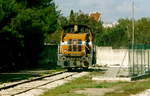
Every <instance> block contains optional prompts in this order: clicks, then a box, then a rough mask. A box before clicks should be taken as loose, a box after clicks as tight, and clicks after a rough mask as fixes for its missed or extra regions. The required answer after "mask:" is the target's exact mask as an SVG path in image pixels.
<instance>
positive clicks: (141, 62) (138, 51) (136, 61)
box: [128, 44, 150, 77]
mask: <svg viewBox="0 0 150 96" xmlns="http://www.w3.org/2000/svg"><path fill="white" fill-rule="evenodd" d="M128 64H129V75H130V76H131V77H134V76H141V75H145V74H149V73H150V45H148V44H147V45H146V44H134V46H132V45H131V46H129V63H128Z"/></svg>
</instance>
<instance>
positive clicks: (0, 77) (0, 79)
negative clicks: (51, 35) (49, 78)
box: [0, 69, 63, 84]
mask: <svg viewBox="0 0 150 96" xmlns="http://www.w3.org/2000/svg"><path fill="white" fill-rule="evenodd" d="M40 70H41V69H36V70H34V71H33V70H31V72H30V70H28V71H27V70H26V71H21V72H16V73H5V74H0V84H2V83H8V82H15V81H20V80H25V79H29V78H33V77H39V76H44V75H47V74H52V73H55V72H58V71H63V69H56V70H46V71H43V72H40ZM32 71H33V72H32ZM38 71H39V72H38Z"/></svg>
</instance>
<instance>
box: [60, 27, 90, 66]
mask: <svg viewBox="0 0 150 96" xmlns="http://www.w3.org/2000/svg"><path fill="white" fill-rule="evenodd" d="M92 42H93V34H92V32H91V29H90V28H89V27H87V26H85V25H69V26H65V27H64V28H63V30H62V35H61V41H60V45H59V47H58V65H59V66H61V67H64V68H88V67H89V66H91V65H92V59H93V45H92Z"/></svg>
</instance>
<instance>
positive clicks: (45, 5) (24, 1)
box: [0, 0, 59, 67]
mask: <svg viewBox="0 0 150 96" xmlns="http://www.w3.org/2000/svg"><path fill="white" fill-rule="evenodd" d="M58 16H59V12H57V11H56V9H55V4H54V3H53V0H1V1H0V25H1V26H0V37H1V36H2V37H3V36H4V38H3V39H2V40H1V42H0V44H1V45H2V44H3V45H2V47H1V48H2V50H3V52H4V53H8V54H7V56H5V57H3V58H1V59H4V60H6V61H9V62H8V63H7V64H5V63H4V64H5V65H9V64H10V65H17V64H18V61H19V59H18V58H21V60H22V62H25V63H22V65H19V64H18V65H19V66H26V67H29V66H32V67H33V66H37V64H38V60H39V59H40V54H41V53H42V52H43V51H44V49H43V46H44V40H45V38H46V37H47V35H48V34H51V33H53V32H55V30H56V29H57V27H58V24H57V18H58ZM4 42H5V43H4ZM10 46H11V47H10ZM3 47H4V48H3ZM5 47H6V48H5ZM17 49H18V50H17ZM4 50H5V51H4ZM7 51H8V52H7ZM9 54H10V55H9ZM8 55H9V56H8ZM20 64H21V63H20ZM7 67H8V66H7Z"/></svg>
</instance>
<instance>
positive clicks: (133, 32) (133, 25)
mask: <svg viewBox="0 0 150 96" xmlns="http://www.w3.org/2000/svg"><path fill="white" fill-rule="evenodd" d="M134 34H135V19H134V0H132V59H133V62H132V63H133V66H132V67H133V68H132V72H133V73H132V74H134V71H135V70H134V67H135V66H134V43H135V36H134Z"/></svg>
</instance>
